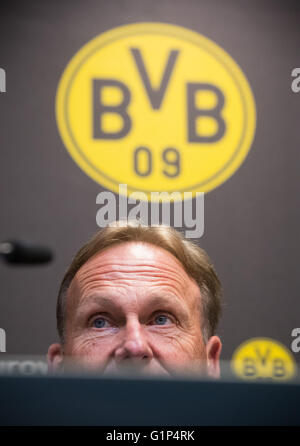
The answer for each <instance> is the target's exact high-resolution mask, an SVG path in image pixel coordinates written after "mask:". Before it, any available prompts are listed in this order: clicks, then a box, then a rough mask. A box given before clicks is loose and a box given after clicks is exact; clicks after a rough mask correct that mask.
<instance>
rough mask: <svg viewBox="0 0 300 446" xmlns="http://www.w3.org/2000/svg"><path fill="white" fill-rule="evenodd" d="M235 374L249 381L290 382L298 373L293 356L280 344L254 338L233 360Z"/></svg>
mask: <svg viewBox="0 0 300 446" xmlns="http://www.w3.org/2000/svg"><path fill="white" fill-rule="evenodd" d="M231 367H232V370H233V372H234V373H235V374H236V375H237V376H238V377H240V378H243V379H248V380H256V379H270V380H275V381H282V380H288V379H291V378H293V377H294V376H295V374H296V373H297V366H296V363H295V360H294V358H293V356H292V354H291V353H290V352H289V350H288V349H287V348H286V347H285V346H284V345H283V344H281V343H280V342H278V341H274V340H273V339H269V338H252V339H248V340H247V341H245V342H243V344H241V345H240V346H239V347H238V348H237V349H236V350H235V352H234V354H233V356H232V360H231Z"/></svg>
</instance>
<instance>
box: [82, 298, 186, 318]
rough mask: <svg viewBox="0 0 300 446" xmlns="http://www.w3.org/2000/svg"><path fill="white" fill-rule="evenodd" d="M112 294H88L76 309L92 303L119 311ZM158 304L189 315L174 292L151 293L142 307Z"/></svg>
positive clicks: (120, 306)
mask: <svg viewBox="0 0 300 446" xmlns="http://www.w3.org/2000/svg"><path fill="white" fill-rule="evenodd" d="M113 299H114V295H112V296H111V297H109V296H105V295H100V294H91V295H88V296H87V297H86V298H85V299H84V301H83V302H81V303H80V304H79V305H78V307H77V311H78V312H79V313H81V311H84V309H85V307H89V306H90V305H92V304H97V305H98V306H103V307H105V308H106V309H111V310H114V311H116V310H117V311H120V310H121V308H122V305H120V304H119V303H116V302H115V301H114V300H113ZM159 305H170V306H173V307H174V308H175V309H177V310H181V311H182V312H183V313H184V314H185V316H190V311H189V309H188V308H187V306H186V305H184V303H183V302H182V300H181V299H180V298H178V296H176V295H175V294H169V293H162V294H153V295H150V296H149V299H147V301H146V302H145V304H144V307H146V306H159Z"/></svg>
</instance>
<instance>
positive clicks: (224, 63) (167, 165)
mask: <svg viewBox="0 0 300 446" xmlns="http://www.w3.org/2000/svg"><path fill="white" fill-rule="evenodd" d="M56 118H57V123H58V128H59V131H60V134H61V137H62V139H63V142H64V144H65V146H66V147H67V149H68V151H69V152H70V154H71V156H72V157H73V159H74V160H75V162H76V163H77V164H78V165H79V166H80V167H81V168H82V169H83V171H84V172H85V173H86V174H88V175H89V176H90V177H91V178H93V179H94V180H95V181H97V182H98V183H100V184H101V185H103V186H104V187H105V188H108V189H111V190H113V191H114V192H117V193H118V191H119V184H127V192H128V194H129V193H131V192H135V191H142V192H144V193H146V194H147V196H148V198H149V199H151V196H150V193H151V192H152V191H166V192H169V193H171V192H173V191H178V192H184V191H191V192H192V193H193V196H194V195H195V192H196V191H201V192H207V191H209V190H212V189H214V188H216V187H217V186H219V185H220V184H222V183H223V182H224V181H225V180H227V179H228V178H229V177H230V176H231V175H232V174H233V173H234V172H235V171H236V170H237V169H238V167H239V166H240V165H241V163H242V162H243V160H244V159H245V157H246V155H247V153H248V151H249V149H250V146H251V143H252V140H253V137H254V133H255V123H256V112H255V102H254V98H253V95H252V92H251V88H250V86H249V83H248V81H247V79H246V77H245V75H244V74H243V72H242V71H241V69H240V68H239V66H238V65H237V64H236V63H235V62H234V60H233V59H232V58H231V57H230V56H229V55H228V54H227V53H226V52H225V51H224V50H223V49H222V48H220V47H219V46H218V45H216V44H215V43H213V42H212V41H211V40H209V39H207V38H206V37H204V36H202V35H200V34H198V33H196V32H193V31H190V30H187V29H185V28H181V27H178V26H174V25H168V24H159V23H139V24H133V25H126V26H122V27H119V28H115V29H113V30H110V31H108V32H105V33H103V34H101V35H99V36H98V37H96V38H94V39H93V40H91V41H90V42H89V43H87V44H86V45H85V46H84V47H83V48H81V49H80V50H79V51H78V52H77V53H76V54H75V56H74V57H73V58H72V60H71V61H70V62H69V64H68V65H67V67H66V69H65V71H64V73H63V75H62V77H61V80H60V82H59V86H58V91H57V97H56Z"/></svg>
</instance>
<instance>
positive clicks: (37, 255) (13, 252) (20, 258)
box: [0, 240, 53, 265]
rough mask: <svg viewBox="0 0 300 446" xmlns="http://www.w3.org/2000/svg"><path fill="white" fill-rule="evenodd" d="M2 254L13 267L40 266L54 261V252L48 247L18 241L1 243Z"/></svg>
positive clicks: (0, 250)
mask: <svg viewBox="0 0 300 446" xmlns="http://www.w3.org/2000/svg"><path fill="white" fill-rule="evenodd" d="M0 254H1V257H2V258H3V259H4V260H5V262H6V263H9V264H13V265H38V264H42V263H48V262H50V261H51V260H52V259H53V253H52V251H51V250H50V249H49V248H47V247H46V246H41V245H33V244H32V243H26V242H21V241H17V240H10V241H6V242H2V243H0Z"/></svg>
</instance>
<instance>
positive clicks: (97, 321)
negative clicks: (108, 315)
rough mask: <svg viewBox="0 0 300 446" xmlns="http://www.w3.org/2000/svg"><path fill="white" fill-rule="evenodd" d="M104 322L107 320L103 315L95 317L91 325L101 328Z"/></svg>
mask: <svg viewBox="0 0 300 446" xmlns="http://www.w3.org/2000/svg"><path fill="white" fill-rule="evenodd" d="M105 322H107V320H106V319H104V318H103V317H97V319H95V320H94V321H93V327H95V328H103V327H104V326H105Z"/></svg>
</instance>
